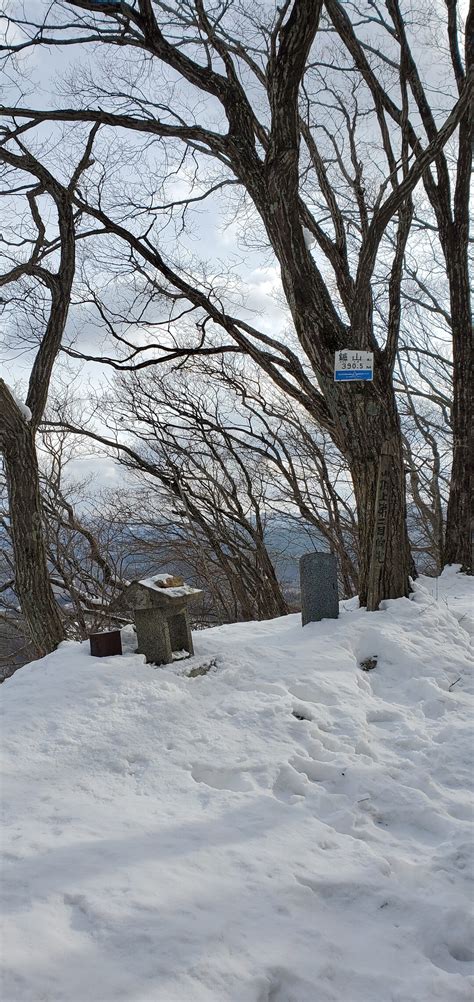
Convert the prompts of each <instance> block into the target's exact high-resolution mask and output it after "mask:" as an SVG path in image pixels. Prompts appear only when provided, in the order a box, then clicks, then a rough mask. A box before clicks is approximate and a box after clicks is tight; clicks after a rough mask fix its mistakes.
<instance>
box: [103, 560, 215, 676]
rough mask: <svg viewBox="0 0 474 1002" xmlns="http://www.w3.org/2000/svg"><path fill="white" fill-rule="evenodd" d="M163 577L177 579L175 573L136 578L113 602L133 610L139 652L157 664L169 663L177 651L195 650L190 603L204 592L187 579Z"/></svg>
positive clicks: (150, 662) (115, 607)
mask: <svg viewBox="0 0 474 1002" xmlns="http://www.w3.org/2000/svg"><path fill="white" fill-rule="evenodd" d="M163 578H167V579H170V580H171V582H173V578H172V577H171V575H164V576H162V577H158V578H155V579H153V578H146V579H145V580H143V581H132V582H131V583H130V584H129V585H127V587H126V588H125V589H124V591H123V592H122V594H121V595H120V596H119V597H118V598H117V599H116V600H115V602H114V603H112V606H111V608H112V609H114V610H117V611H118V610H120V611H122V610H130V611H132V613H133V618H134V620H135V626H136V630H137V641H138V653H139V654H144V655H145V658H146V660H147V662H148V663H149V664H155V665H165V664H169V663H170V662H171V661H173V654H177V653H182V652H183V651H187V653H188V654H189V655H190V656H191V655H192V654H194V648H193V640H192V636H191V627H190V623H189V615H188V603H189V602H190V601H192V599H193V598H196V596H197V595H200V594H201V592H200V590H199V589H198V588H190V587H189V586H188V585H185V584H183V583H181V584H177V585H173V584H171V585H168V584H167V583H166V582H165V584H162V581H163ZM174 580H176V579H174ZM178 580H179V579H178Z"/></svg>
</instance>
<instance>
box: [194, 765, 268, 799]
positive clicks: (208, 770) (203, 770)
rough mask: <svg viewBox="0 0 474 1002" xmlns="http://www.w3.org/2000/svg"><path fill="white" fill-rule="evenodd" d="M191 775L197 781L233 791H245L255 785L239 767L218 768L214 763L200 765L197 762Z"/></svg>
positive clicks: (216, 788)
mask: <svg viewBox="0 0 474 1002" xmlns="http://www.w3.org/2000/svg"><path fill="white" fill-rule="evenodd" d="M191 776H192V777H193V779H194V780H195V782H196V783H205V785H206V786H211V787H213V788H214V789H215V790H230V791H231V792H232V793H245V792H247V791H248V790H252V789H253V786H252V784H251V782H250V780H249V778H248V776H246V775H245V774H244V773H243V772H242V771H241V770H240V769H238V768H233V769H232V768H227V769H224V768H218V767H216V766H212V765H200V764H199V763H195V764H194V765H193V766H192V769H191Z"/></svg>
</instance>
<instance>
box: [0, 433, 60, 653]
mask: <svg viewBox="0 0 474 1002" xmlns="http://www.w3.org/2000/svg"><path fill="white" fill-rule="evenodd" d="M15 426H16V427H15V435H14V436H9V439H8V441H7V442H5V443H4V446H3V454H4V459H5V471H6V480H7V489H8V498H9V508H10V526H11V537H12V543H13V552H14V558H15V587H16V591H17V594H18V596H19V599H20V604H21V611H22V613H23V615H24V617H25V619H26V622H27V624H28V628H29V631H30V634H31V638H32V641H33V645H34V647H35V650H36V653H37V655H38V657H43V656H44V655H45V654H48V653H49V652H50V651H52V650H54V649H55V648H56V647H57V645H58V644H59V643H60V642H61V640H64V637H65V633H64V627H63V624H62V621H61V617H60V614H59V609H58V607H57V604H56V602H55V599H54V595H53V591H52V588H51V583H50V580H49V575H48V568H47V561H46V550H45V544H44V536H43V525H42V511H41V498H40V489H39V472H38V461H37V457H36V448H35V441H34V431H33V429H32V428H31V427H30V426H29V424H28V422H27V421H25V420H24V419H23V418H22V417H21V416H20V415H18V417H17V420H16V421H15Z"/></svg>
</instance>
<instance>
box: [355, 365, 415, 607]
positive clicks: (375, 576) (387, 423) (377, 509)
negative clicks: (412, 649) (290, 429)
mask: <svg viewBox="0 0 474 1002" xmlns="http://www.w3.org/2000/svg"><path fill="white" fill-rule="evenodd" d="M374 377H375V379H376V380H377V382H378V381H379V379H380V376H379V379H377V372H375V373H374ZM348 390H349V393H348V392H347V391H348ZM343 393H344V397H342V394H343ZM338 394H339V400H340V404H339V406H340V410H341V412H342V413H341V417H342V426H343V442H342V443H341V448H342V450H343V452H344V454H345V457H346V460H347V462H348V465H349V469H350V472H351V476H352V482H353V485H354V493H355V498H356V505H357V516H358V532H359V601H360V604H361V606H367V609H369V610H370V611H373V610H375V609H377V608H378V606H379V604H380V602H381V601H382V599H388V598H400V597H402V596H404V595H409V593H410V590H411V589H410V574H411V573H412V568H413V564H412V560H411V551H410V544H409V540H408V531H407V524H406V483H405V469H404V462H403V449H402V438H401V433H400V423H399V418H398V414H397V410H396V404H395V399H394V394H393V391H392V389H391V387H388V386H386V390H385V396H384V397H382V398H380V397H379V400H378V401H377V398H376V393H374V390H373V389H372V388H371V387H369V385H367V384H366V385H365V386H364V387H363V388H360V387H359V388H357V384H354V385H353V386H352V387H351V388H350V387H349V386H348V385H347V384H341V385H340V386H338Z"/></svg>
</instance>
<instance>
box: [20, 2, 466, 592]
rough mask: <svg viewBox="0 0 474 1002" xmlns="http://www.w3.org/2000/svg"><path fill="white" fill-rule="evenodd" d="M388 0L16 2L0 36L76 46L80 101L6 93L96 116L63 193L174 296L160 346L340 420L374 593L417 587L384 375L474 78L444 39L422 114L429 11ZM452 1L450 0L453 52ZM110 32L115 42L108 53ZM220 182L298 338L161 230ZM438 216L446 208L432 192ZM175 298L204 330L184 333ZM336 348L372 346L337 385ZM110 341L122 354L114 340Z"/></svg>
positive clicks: (130, 362)
mask: <svg viewBox="0 0 474 1002" xmlns="http://www.w3.org/2000/svg"><path fill="white" fill-rule="evenodd" d="M386 8H387V12H386V17H385V16H384V15H383V14H380V11H379V8H378V7H377V5H374V4H373V3H369V2H366V3H362V4H360V5H358V8H357V10H355V9H354V8H353V7H352V5H343V4H341V3H340V2H339V0H324V2H323V0H304V2H302V0H285V2H283V3H282V5H281V7H280V8H278V9H277V10H276V11H275V8H274V7H273V5H271V4H266V3H262V4H255V5H252V6H251V8H250V6H249V4H248V3H240V2H238V0H234V2H220V3H215V4H212V5H211V4H206V3H205V2H204V0H194V2H186V3H183V2H177V0H170V2H167V3H162V2H160V0H135V2H133V3H125V2H121V3H115V2H113V0H104V2H102V3H97V2H95V0H83V2H80V0H75V2H69V3H63V2H57V3H53V4H48V5H45V6H44V16H38V19H37V20H36V21H35V22H33V21H32V20H29V21H28V20H25V18H24V16H23V17H19V18H17V19H15V31H16V35H15V38H14V40H13V41H12V43H11V44H7V46H6V52H7V54H15V53H19V52H21V51H22V50H23V51H25V50H28V49H32V51H33V52H35V50H36V49H37V47H40V51H41V47H42V46H46V45H47V46H49V47H51V46H61V45H68V46H69V47H72V48H73V49H74V48H75V49H76V51H77V53H78V59H79V61H80V65H79V70H78V72H77V74H76V76H75V78H74V79H72V80H71V81H70V82H71V85H72V87H73V90H74V101H73V104H72V106H71V107H63V108H55V109H54V110H53V109H52V108H41V109H35V108H34V107H33V108H32V107H25V104H24V101H23V100H20V101H18V103H17V104H16V105H15V106H10V107H4V109H3V113H4V114H5V115H7V116H10V118H11V119H12V120H13V122H14V123H16V124H17V125H18V127H19V128H22V129H24V130H26V131H27V132H28V131H29V132H30V133H31V132H33V134H34V130H35V128H36V127H38V128H43V127H44V123H46V122H48V123H54V122H60V123H61V124H62V127H63V129H66V131H65V132H63V136H65V138H66V141H67V136H68V132H67V126H68V124H69V123H70V129H71V130H74V129H77V123H93V124H94V125H95V126H96V127H98V128H99V130H100V140H99V142H98V143H97V144H96V146H95V151H94V155H95V157H96V160H97V162H96V167H95V171H94V172H93V174H92V175H91V181H90V183H88V185H87V188H86V189H85V188H84V189H81V191H78V192H77V193H76V194H75V195H74V196H73V201H74V203H75V205H76V206H77V207H79V208H80V210H81V211H82V213H84V215H86V216H87V217H88V218H89V219H90V220H92V221H93V225H95V226H96V227H97V229H98V230H100V231H101V238H100V239H101V241H102V245H101V246H103V241H104V238H108V240H109V250H108V251H107V258H108V261H109V262H110V260H111V258H112V257H115V256H116V257H117V258H121V260H122V261H128V263H129V277H131V276H132V274H133V275H134V276H136V275H137V274H139V275H140V276H141V279H142V281H143V285H144V286H147V287H148V288H149V289H152V290H157V289H159V292H160V295H161V297H162V298H164V299H166V300H167V301H168V303H169V304H170V312H169V316H168V327H167V332H168V335H169V336H168V340H167V339H166V338H162V339H161V343H159V344H158V345H156V344H155V347H158V349H159V353H160V352H161V354H163V351H164V353H165V356H166V357H167V358H168V359H169V358H173V357H175V358H182V357H183V355H186V354H189V353H190V352H197V353H200V354H203V353H206V352H211V353H212V352H215V351H219V350H236V349H237V350H239V351H242V352H245V353H247V354H249V355H250V356H251V357H252V358H253V359H254V360H255V361H256V362H257V363H258V364H259V365H260V366H261V367H262V368H263V369H264V370H265V371H266V372H267V374H269V375H270V376H271V377H272V378H273V379H274V380H275V382H276V383H277V384H278V386H279V387H280V388H281V389H283V390H284V391H285V392H287V393H288V394H289V395H290V396H291V397H292V398H293V399H296V400H298V401H299V402H300V404H302V405H303V406H304V407H305V408H306V410H307V411H308V412H309V413H310V414H311V416H312V418H313V419H314V420H315V421H317V422H318V424H319V425H320V426H321V427H322V428H324V429H325V430H326V431H327V432H328V433H329V434H330V435H331V437H332V438H333V441H334V442H335V444H336V446H337V447H338V449H339V450H340V452H341V453H342V454H343V456H344V457H345V460H346V462H347V464H348V466H349V469H350V472H351V476H352V480H353V484H354V491H355V497H356V503H357V509H358V521H359V536H360V539H359V557H360V599H361V602H362V603H363V604H367V606H368V607H369V608H370V609H374V608H377V606H378V604H379V602H380V600H381V599H382V598H388V597H398V596H401V595H406V594H407V593H408V590H409V571H410V553H409V545H408V538H407V530H406V513H405V482H404V478H405V470H404V464H403V450H402V437H401V432H400V422H399V415H398V412H397V406H396V398H395V393H394V387H393V369H394V365H395V360H396V353H397V345H398V338H399V329H400V315H401V295H400V290H401V283H402V277H403V262H404V254H405V250H406V247H407V244H408V241H409V239H410V229H411V225H412V222H413V216H414V212H415V200H416V197H417V188H418V187H419V186H420V185H421V184H422V183H423V184H424V185H425V187H426V189H427V192H428V196H430V192H431V194H433V190H432V187H433V185H436V184H437V186H438V188H439V187H440V186H442V184H443V183H444V182H445V181H446V178H445V177H444V175H443V163H444V160H443V150H444V149H445V147H446V145H447V144H448V143H449V141H450V140H451V139H452V137H453V136H454V135H455V134H456V133H459V135H461V133H462V132H463V129H465V122H466V115H467V114H468V109H469V95H470V83H471V80H470V75H469V73H467V72H466V71H465V69H464V66H463V65H462V60H461V57H460V56H459V59H454V57H453V64H452V65H454V68H455V82H456V86H457V90H456V93H455V94H453V96H452V97H451V98H449V97H448V98H446V89H444V91H443V93H444V98H443V102H442V104H441V106H440V107H439V108H438V109H437V110H436V112H434V111H433V110H430V113H429V114H428V113H427V112H426V108H425V104H424V101H423V94H424V93H425V91H424V90H423V84H422V71H421V68H417V66H416V63H415V60H414V56H413V54H412V52H413V46H411V45H410V44H409V38H408V35H409V31H411V32H412V33H413V27H414V28H415V30H417V32H418V35H417V37H418V44H419V45H421V47H422V48H423V45H425V44H427V39H426V29H425V26H424V25H423V24H422V23H421V22H418V23H417V16H416V10H415V7H414V5H413V4H407V5H406V11H405V16H404V15H403V13H402V11H401V10H400V7H399V4H398V2H397V0H390V2H387V4H386ZM408 13H409V14H410V17H407V16H406V15H407V14H408ZM453 17H454V20H455V19H456V7H455V4H454V3H449V4H448V5H447V19H446V31H447V38H448V39H449V43H450V45H451V52H452V54H453V51H454V46H455V43H454V41H453V31H454V29H453ZM12 20H13V19H12ZM409 24H410V29H409V27H408V25H409ZM19 35H20V40H18V39H19ZM89 45H92V46H94V48H93V52H94V57H93V60H92V61H91V63H90V64H89V65H86V63H85V61H84V57H83V55H82V52H83V49H84V47H87V46H89ZM69 52H71V48H69ZM101 52H103V53H105V55H106V57H110V54H111V52H112V53H113V60H112V59H111V58H107V59H106V63H105V64H104V66H102V67H101V65H100V53H101ZM454 55H455V53H454ZM461 69H462V72H461ZM21 123H23V124H21ZM114 133H115V134H118V135H119V136H121V137H123V136H127V141H128V147H127V156H128V157H129V152H128V151H129V149H130V145H131V144H133V143H135V147H136V150H137V153H139V154H140V159H139V160H137V161H136V168H135V173H134V174H133V175H132V172H131V171H130V167H128V176H127V168H125V171H123V172H122V182H121V188H118V187H117V183H116V179H117V156H116V154H115V160H114V167H113V169H112V170H110V169H109V170H108V168H107V163H108V162H109V163H110V160H109V161H108V160H107V156H108V155H109V156H110V148H111V143H112V142H113V140H112V139H111V138H110V137H111V135H112V134H114ZM116 148H117V147H116V146H115V150H116ZM124 150H125V147H124ZM128 162H129V163H130V159H129V160H128ZM432 170H434V171H435V172H436V176H437V180H435V179H434V175H433V174H432V173H431V171H432ZM177 176H179V182H180V183H179V184H178V185H176V178H177ZM443 177H444V181H443ZM111 178H112V180H111ZM137 178H138V184H137ZM464 178H465V174H464V173H463V175H462V182H460V183H461V184H462V185H464V183H465V182H464ZM114 183H115V187H114ZM140 187H141V190H140ZM226 192H229V193H230V194H229V199H230V201H232V196H233V195H234V205H235V198H237V197H238V198H240V202H239V204H238V212H239V213H240V216H241V217H242V218H245V220H246V221H247V222H248V227H249V232H250V233H251V234H254V235H253V236H252V237H251V239H253V240H254V241H258V239H260V241H261V243H262V245H263V246H266V248H267V249H269V250H270V251H271V254H272V255H273V257H274V259H275V260H276V262H277V263H278V266H279V271H280V275H281V286H282V289H283V293H284V298H285V303H286V307H287V310H288V314H289V317H290V319H291V326H292V332H293V333H294V335H295V336H296V344H295V343H294V342H293V339H292V337H291V336H290V337H288V338H285V337H284V336H280V337H276V336H272V335H270V334H269V333H267V332H266V331H265V329H262V325H260V327H257V326H255V324H254V323H250V322H249V320H248V313H246V312H245V311H244V310H243V309H242V308H239V307H238V306H236V305H235V303H234V304H232V300H231V297H230V296H229V295H228V294H227V292H226V290H225V289H223V287H222V284H221V283H220V282H218V281H216V280H215V275H214V274H212V269H209V268H207V269H206V268H203V269H199V268H198V267H197V265H196V262H195V260H194V262H193V261H191V259H190V255H189V254H186V253H185V252H184V253H183V254H181V255H180V254H179V253H177V252H176V248H175V247H174V246H173V245H172V242H170V240H169V237H168V236H167V231H166V227H167V225H168V222H169V220H170V219H171V221H172V222H173V221H175V222H176V223H177V225H176V230H175V232H176V234H177V236H179V232H180V225H179V217H180V219H181V231H183V230H184V229H185V227H186V219H187V218H188V217H189V215H190V214H191V213H192V210H193V207H195V206H196V205H197V206H198V208H201V207H202V204H203V202H205V199H206V198H211V199H214V203H213V205H214V209H215V200H216V199H219V198H221V199H222V198H223V197H224V193H226ZM236 193H238V194H236ZM433 204H434V202H433ZM435 211H436V207H435ZM436 220H437V225H439V226H441V224H442V214H440V213H439V212H438V213H437V215H436ZM463 239H464V238H463ZM110 245H112V247H113V251H111V249H110ZM102 260H104V258H102ZM210 271H211V277H210ZM458 273H459V268H458V269H457V274H458ZM461 277H462V276H461ZM381 300H383V302H384V305H385V308H384V309H381V308H380V304H381ZM381 316H383V317H384V318H385V319H384V322H383V323H382V322H381V321H380V317H381ZM184 317H186V322H187V324H188V325H189V319H190V317H192V318H193V320H194V325H195V332H197V338H194V340H193V339H191V340H190V341H189V342H188V343H186V344H185V343H184V342H183V338H182V337H181V336H180V332H181V330H182V324H183V318H184ZM177 331H178V335H177V333H176V332H177ZM222 333H223V334H224V338H222ZM119 344H120V363H119V364H120V366H121V367H122V368H127V367H128V368H136V367H137V365H145V364H147V361H148V362H149V361H150V358H149V356H147V355H146V352H147V351H148V350H149V347H150V339H149V336H147V337H145V338H144V342H143V343H142V344H137V341H136V340H131V341H127V339H126V337H125V338H124V337H123V335H120V337H119ZM346 348H355V349H359V350H369V351H372V352H373V353H374V360H375V371H374V380H373V382H372V383H369V384H364V385H363V386H361V385H360V384H355V385H343V386H339V385H335V383H334V380H333V367H334V353H335V352H336V351H337V350H340V349H346ZM142 352H144V355H143V356H142V357H143V359H144V360H143V361H140V357H141V353H142ZM96 357H99V359H100V356H96ZM102 360H103V359H102ZM106 361H108V362H109V364H112V365H115V366H117V355H116V356H115V360H114V359H113V358H109V359H106ZM459 528H460V530H462V531H463V532H464V528H463V527H462V526H461V524H460V526H459Z"/></svg>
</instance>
